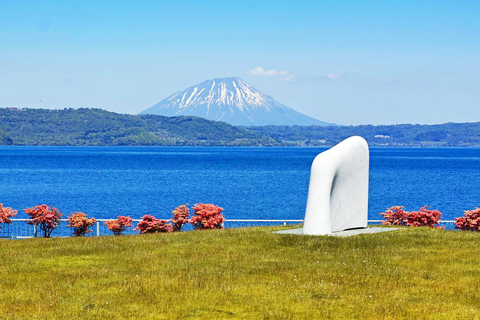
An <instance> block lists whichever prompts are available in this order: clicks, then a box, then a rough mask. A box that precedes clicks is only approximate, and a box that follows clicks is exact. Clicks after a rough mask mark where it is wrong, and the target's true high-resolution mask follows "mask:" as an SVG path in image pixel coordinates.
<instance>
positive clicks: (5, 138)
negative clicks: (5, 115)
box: [0, 130, 13, 146]
mask: <svg viewBox="0 0 480 320" xmlns="http://www.w3.org/2000/svg"><path fill="white" fill-rule="evenodd" d="M11 144H13V142H12V138H10V136H9V135H7V134H6V133H5V132H4V131H2V130H0V145H3V146H5V145H11Z"/></svg>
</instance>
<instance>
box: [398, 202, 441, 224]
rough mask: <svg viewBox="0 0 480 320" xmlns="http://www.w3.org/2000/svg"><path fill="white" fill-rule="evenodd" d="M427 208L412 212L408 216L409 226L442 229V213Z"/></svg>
mask: <svg viewBox="0 0 480 320" xmlns="http://www.w3.org/2000/svg"><path fill="white" fill-rule="evenodd" d="M427 208H428V207H427V206H424V207H421V208H420V210H419V211H412V212H410V213H409V214H407V218H406V219H407V225H408V226H410V227H421V226H425V227H430V228H439V229H443V227H442V228H440V227H439V226H438V223H439V222H440V217H441V216H442V213H441V212H440V211H438V210H429V209H427Z"/></svg>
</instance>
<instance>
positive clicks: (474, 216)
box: [454, 208, 480, 231]
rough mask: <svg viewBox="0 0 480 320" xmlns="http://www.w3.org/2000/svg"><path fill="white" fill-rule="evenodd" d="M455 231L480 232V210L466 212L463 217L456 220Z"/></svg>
mask: <svg viewBox="0 0 480 320" xmlns="http://www.w3.org/2000/svg"><path fill="white" fill-rule="evenodd" d="M454 224H455V229H460V230H468V231H480V208H476V209H475V210H467V211H464V214H463V217H460V218H455V222H454Z"/></svg>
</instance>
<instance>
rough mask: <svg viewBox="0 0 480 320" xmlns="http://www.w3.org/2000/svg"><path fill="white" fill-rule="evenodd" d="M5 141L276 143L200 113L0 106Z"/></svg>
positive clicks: (91, 143)
mask: <svg viewBox="0 0 480 320" xmlns="http://www.w3.org/2000/svg"><path fill="white" fill-rule="evenodd" d="M2 131H3V134H4V135H5V138H4V139H3V140H2ZM0 144H3V145H8V144H14V145H49V146H57V145H65V146H70V145H72V146H123V145H141V146H154V145H158V146H182V145H189V146H194V145H219V146H222V145H231V146H235V145H271V144H277V143H276V142H275V141H273V140H272V139H269V138H265V139H264V138H263V137H260V136H258V135H257V134H256V133H254V132H251V131H249V130H246V129H243V128H236V127H233V126H231V125H229V124H227V123H223V122H215V121H209V120H205V119H202V118H197V117H162V116H155V115H141V116H137V115H127V114H118V113H114V112H108V111H105V110H101V109H85V108H81V109H62V110H50V109H9V108H3V109H1V108H0Z"/></svg>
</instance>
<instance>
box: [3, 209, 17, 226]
mask: <svg viewBox="0 0 480 320" xmlns="http://www.w3.org/2000/svg"><path fill="white" fill-rule="evenodd" d="M16 215H17V210H13V209H12V208H10V207H4V206H3V203H0V229H1V228H2V226H1V224H2V223H12V220H10V218H12V217H15V216H16Z"/></svg>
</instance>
